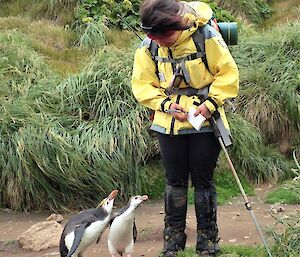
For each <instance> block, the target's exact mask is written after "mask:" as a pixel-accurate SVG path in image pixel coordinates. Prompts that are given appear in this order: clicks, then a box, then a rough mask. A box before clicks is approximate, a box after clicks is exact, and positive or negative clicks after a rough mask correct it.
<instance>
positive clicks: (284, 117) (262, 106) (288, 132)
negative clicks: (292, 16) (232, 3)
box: [233, 24, 300, 152]
mask: <svg viewBox="0 0 300 257" xmlns="http://www.w3.org/2000/svg"><path fill="white" fill-rule="evenodd" d="M299 26H300V25H299V24H294V25H285V26H281V27H278V28H274V29H273V30H271V31H266V32H265V33H263V34H257V35H256V36H252V37H246V38H244V39H242V41H241V43H240V44H239V45H238V46H237V47H236V48H234V49H233V54H234V56H235V59H236V61H237V63H238V65H239V68H240V72H241V92H240V96H241V97H240V99H239V113H241V114H242V115H243V116H244V117H245V118H246V119H247V120H249V121H250V122H251V123H252V124H254V125H255V126H257V127H258V128H259V129H260V131H261V132H262V135H263V138H264V140H265V142H267V143H268V144H274V143H275V144H278V145H279V146H280V145H281V144H285V143H286V142H288V143H289V147H288V149H287V150H285V151H283V152H288V151H290V149H291V147H293V145H295V146H296V145H297V144H298V143H299V128H300V123H299V121H300V108H299V106H300V95H299V85H300V80H299V77H298V74H300V69H299V67H300V65H299V64H300V63H299V60H300V59H299V58H298V57H297V56H300V33H299V28H300V27H299Z"/></svg>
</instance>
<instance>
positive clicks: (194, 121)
mask: <svg viewBox="0 0 300 257" xmlns="http://www.w3.org/2000/svg"><path fill="white" fill-rule="evenodd" d="M195 111H196V109H195V108H193V107H192V108H191V109H190V111H189V112H188V122H189V123H190V124H191V125H192V126H193V127H194V128H195V129H196V130H198V131H199V130H200V129H201V127H202V125H203V123H204V121H205V120H206V118H205V117H204V116H202V115H201V114H199V115H198V116H197V117H195V116H194V113H195Z"/></svg>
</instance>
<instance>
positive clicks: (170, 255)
mask: <svg viewBox="0 0 300 257" xmlns="http://www.w3.org/2000/svg"><path fill="white" fill-rule="evenodd" d="M176 256H177V252H174V251H166V252H165V253H163V254H162V255H160V257H176Z"/></svg>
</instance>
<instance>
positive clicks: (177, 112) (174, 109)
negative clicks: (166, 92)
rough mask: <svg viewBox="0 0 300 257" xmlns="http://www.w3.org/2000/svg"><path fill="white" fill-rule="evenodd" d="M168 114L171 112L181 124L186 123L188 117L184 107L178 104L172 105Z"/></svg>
mask: <svg viewBox="0 0 300 257" xmlns="http://www.w3.org/2000/svg"><path fill="white" fill-rule="evenodd" d="M167 112H169V113H170V114H171V115H172V116H173V117H174V118H175V119H176V120H179V121H181V122H183V121H186V120H187V117H188V115H187V112H186V111H185V110H184V109H183V107H182V106H180V105H179V104H176V103H172V104H171V105H170V109H169V110H168V111H167Z"/></svg>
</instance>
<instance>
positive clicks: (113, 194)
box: [107, 190, 118, 200]
mask: <svg viewBox="0 0 300 257" xmlns="http://www.w3.org/2000/svg"><path fill="white" fill-rule="evenodd" d="M117 194H118V190H113V191H112V192H111V193H110V194H109V196H108V197H107V198H108V200H112V199H115V197H116V196H117Z"/></svg>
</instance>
